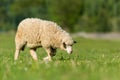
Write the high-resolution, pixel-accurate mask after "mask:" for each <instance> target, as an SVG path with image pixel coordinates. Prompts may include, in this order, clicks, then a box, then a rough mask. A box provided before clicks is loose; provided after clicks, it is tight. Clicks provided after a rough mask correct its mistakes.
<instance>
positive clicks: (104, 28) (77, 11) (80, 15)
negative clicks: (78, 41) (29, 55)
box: [0, 0, 120, 32]
mask: <svg viewBox="0 0 120 80" xmlns="http://www.w3.org/2000/svg"><path fill="white" fill-rule="evenodd" d="M119 7H120V0H0V32H3V31H9V30H16V28H17V25H18V24H19V22H20V21H21V20H23V19H24V18H27V17H37V18H41V19H46V20H51V21H55V22H56V23H58V24H59V25H61V27H62V28H63V29H65V30H67V31H69V32H79V31H85V32H119V31H120V18H119V17H120V9H119Z"/></svg>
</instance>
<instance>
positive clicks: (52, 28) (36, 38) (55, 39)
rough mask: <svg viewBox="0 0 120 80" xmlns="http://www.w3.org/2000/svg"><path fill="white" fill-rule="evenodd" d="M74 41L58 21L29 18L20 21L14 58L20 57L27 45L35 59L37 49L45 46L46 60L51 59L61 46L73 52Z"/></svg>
mask: <svg viewBox="0 0 120 80" xmlns="http://www.w3.org/2000/svg"><path fill="white" fill-rule="evenodd" d="M73 43H74V41H73V39H72V38H71V36H70V35H69V34H68V33H67V32H66V31H64V30H62V28H61V27H59V26H58V25H57V24H56V23H54V22H51V21H46V20H41V19H37V18H27V19H24V20H23V21H21V22H20V24H19V26H18V30H17V33H16V37H15V44H16V51H15V55H14V60H17V59H18V55H19V53H20V51H21V50H24V48H25V46H27V47H29V48H30V54H31V56H32V58H33V59H34V60H38V58H37V55H36V49H37V48H38V47H43V48H44V49H45V50H46V52H47V55H48V56H47V57H45V58H44V60H45V61H51V57H52V56H55V54H56V49H57V48H60V49H63V50H65V51H67V52H68V53H72V45H73Z"/></svg>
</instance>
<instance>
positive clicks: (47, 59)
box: [43, 48, 52, 62]
mask: <svg viewBox="0 0 120 80" xmlns="http://www.w3.org/2000/svg"><path fill="white" fill-rule="evenodd" d="M45 50H46V52H47V55H48V56H47V57H45V58H43V60H44V61H45V62H49V61H52V59H51V55H50V54H51V49H50V48H46V49H45Z"/></svg>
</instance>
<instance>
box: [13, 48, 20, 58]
mask: <svg viewBox="0 0 120 80" xmlns="http://www.w3.org/2000/svg"><path fill="white" fill-rule="evenodd" d="M19 53H20V49H16V51H15V55H14V60H17V59H18V56H19Z"/></svg>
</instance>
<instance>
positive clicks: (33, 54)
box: [30, 49, 38, 61]
mask: <svg viewBox="0 0 120 80" xmlns="http://www.w3.org/2000/svg"><path fill="white" fill-rule="evenodd" d="M30 55H31V56H32V58H33V59H34V60H35V61H37V60H38V58H37V54H36V49H30Z"/></svg>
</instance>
